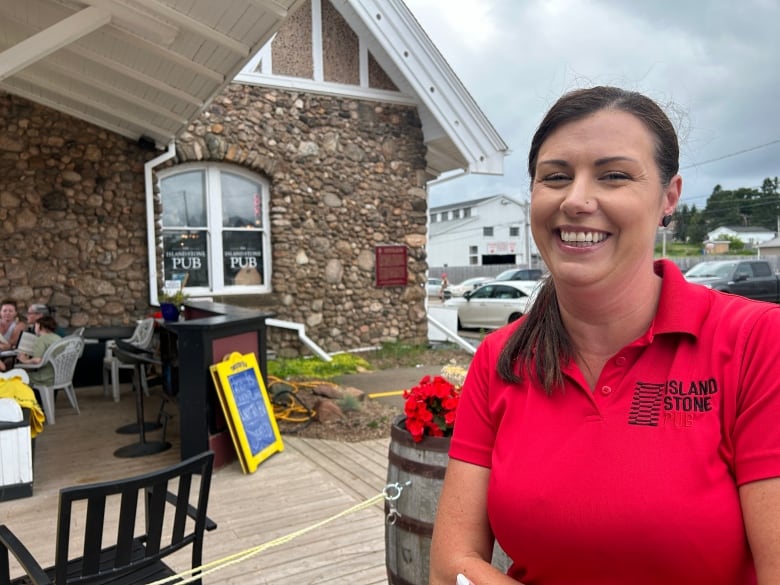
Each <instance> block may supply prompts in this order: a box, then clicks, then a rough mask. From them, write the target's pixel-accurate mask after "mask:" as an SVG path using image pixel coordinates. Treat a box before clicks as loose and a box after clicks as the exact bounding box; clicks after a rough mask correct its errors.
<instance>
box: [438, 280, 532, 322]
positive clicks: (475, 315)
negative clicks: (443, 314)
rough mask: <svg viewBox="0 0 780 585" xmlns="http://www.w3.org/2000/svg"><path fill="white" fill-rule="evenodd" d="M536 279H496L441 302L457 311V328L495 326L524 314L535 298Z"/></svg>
mask: <svg viewBox="0 0 780 585" xmlns="http://www.w3.org/2000/svg"><path fill="white" fill-rule="evenodd" d="M537 289H538V286H537V283H536V282H518V281H502V282H497V281H495V280H493V281H490V282H488V283H485V284H483V285H482V286H480V287H479V288H477V289H476V290H473V291H471V292H467V293H466V294H464V295H463V296H462V297H453V298H451V299H449V300H446V301H444V306H445V307H453V308H455V309H457V311H458V329H498V328H499V327H502V326H503V325H506V324H507V323H511V322H512V321H515V320H516V319H519V318H520V317H521V316H522V315H524V314H525V313H526V312H527V311H528V309H530V308H531V305H532V304H533V302H534V299H535V298H536V292H537Z"/></svg>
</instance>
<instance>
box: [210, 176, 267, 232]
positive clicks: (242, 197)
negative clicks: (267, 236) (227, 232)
mask: <svg viewBox="0 0 780 585" xmlns="http://www.w3.org/2000/svg"><path fill="white" fill-rule="evenodd" d="M220 182H221V186H222V226H223V227H234V228H239V227H240V228H255V229H261V228H262V227H263V198H262V195H261V190H260V185H258V184H256V183H253V182H252V181H249V180H248V179H245V178H244V177H240V176H238V175H233V174H230V173H226V172H223V173H221V176H220Z"/></svg>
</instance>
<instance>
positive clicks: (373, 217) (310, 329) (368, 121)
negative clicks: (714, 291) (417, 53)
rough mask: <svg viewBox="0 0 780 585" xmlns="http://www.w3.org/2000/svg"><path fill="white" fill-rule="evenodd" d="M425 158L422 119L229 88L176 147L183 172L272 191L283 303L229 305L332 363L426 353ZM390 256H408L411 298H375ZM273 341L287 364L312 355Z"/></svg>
mask: <svg viewBox="0 0 780 585" xmlns="http://www.w3.org/2000/svg"><path fill="white" fill-rule="evenodd" d="M424 157H425V146H424V144H423V136H422V130H421V127H420V121H419V118H418V116H417V111H416V109H415V108H411V107H408V106H399V105H387V104H378V103H369V102H361V101H359V100H352V99H346V98H336V97H329V96H320V95H312V94H303V93H301V94H298V93H292V92H284V91H279V90H272V89H267V88H261V87H250V86H244V85H237V84H234V85H231V86H230V87H229V88H228V90H227V91H225V92H224V93H223V94H222V95H221V96H219V97H218V98H217V99H216V100H215V101H214V102H213V103H212V105H211V106H210V107H209V108H208V109H207V110H206V111H205V112H204V114H203V115H202V116H201V118H200V119H199V121H198V122H197V123H195V124H193V125H191V126H190V128H189V131H188V132H187V133H186V134H184V135H183V136H182V137H181V139H180V140H179V141H178V142H177V160H176V162H178V163H183V162H192V161H201V160H208V161H222V162H229V163H234V164H238V165H241V166H244V167H246V168H248V169H250V170H252V171H254V172H257V173H261V174H263V175H265V176H266V177H267V178H268V179H269V181H270V182H271V193H270V195H271V201H270V216H271V217H270V220H271V240H272V242H273V244H272V288H273V293H271V294H269V295H254V296H245V297H238V298H237V297H222V298H220V299H219V300H224V301H226V302H233V303H236V304H241V305H244V306H253V307H259V308H265V309H268V310H272V311H274V312H275V313H276V316H277V318H279V319H283V320H289V321H294V322H298V323H303V324H305V325H306V328H307V329H306V332H307V335H308V336H309V337H310V338H312V339H313V340H314V341H315V342H316V343H318V344H319V345H320V346H322V347H323V348H324V349H326V350H327V351H338V350H345V349H353V348H357V347H365V346H372V345H377V344H379V343H382V342H384V341H399V340H403V341H409V342H424V341H425V340H426V339H427V321H426V314H425V306H424V297H425V294H424V290H423V286H422V284H423V283H424V281H425V271H426V268H427V264H426V256H425V242H426V214H427V195H426V192H425V190H424V170H425V158H424ZM387 244H403V245H406V246H407V249H408V259H409V262H408V275H409V284H408V286H406V287H388V288H384V287H383V288H377V287H376V286H375V271H374V249H375V246H377V245H387ZM269 339H270V346H271V347H272V348H273V349H275V350H276V351H277V352H278V353H280V354H281V355H296V354H298V353H299V352H301V351H303V349H304V348H303V347H302V346H301V343H300V342H299V341H298V339H297V337H296V336H294V335H292V334H291V333H285V332H284V331H283V330H277V329H273V330H271V332H270V337H269ZM307 352H308V350H307V351H304V352H303V353H307Z"/></svg>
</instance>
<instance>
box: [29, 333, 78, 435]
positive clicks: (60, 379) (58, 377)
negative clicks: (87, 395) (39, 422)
mask: <svg viewBox="0 0 780 585" xmlns="http://www.w3.org/2000/svg"><path fill="white" fill-rule="evenodd" d="M83 351H84V340H83V339H82V338H81V337H78V336H76V337H74V336H70V335H69V336H67V337H63V338H62V339H60V340H59V341H55V342H54V343H52V344H51V345H50V346H49V347H48V348H46V351H45V352H44V353H43V357H42V358H41V361H40V362H39V363H37V364H26V365H25V366H24V369H25V370H27V371H28V373H29V372H31V371H33V370H39V369H40V368H42V367H44V366H45V365H47V364H51V366H52V368H54V382H52V383H51V384H49V385H43V384H39V383H36V382H35V381H34V380H32V379H31V380H30V385H31V386H32V387H33V388H35V389H36V390H38V392H39V393H40V395H41V402H43V412H44V414H45V415H46V422H47V423H49V424H50V425H53V424H54V391H55V390H65V394H66V395H67V397H68V400H69V401H70V405H71V406H72V407H73V409H74V410H75V411H76V413H77V414H80V413H81V411H80V410H79V403H78V401H77V400H76V390H75V389H74V388H73V373H74V372H75V371H76V362H78V361H79V358H80V357H81V354H82V353H83Z"/></svg>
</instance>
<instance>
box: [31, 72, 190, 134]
mask: <svg viewBox="0 0 780 585" xmlns="http://www.w3.org/2000/svg"><path fill="white" fill-rule="evenodd" d="M40 71H41V73H43V75H41V74H33V73H31V72H28V71H22V72H20V73H18V74H17V75H16V77H17V78H18V79H21V80H24V81H27V82H28V83H30V84H31V85H35V86H37V87H41V88H46V87H49V85H50V81H51V80H52V79H53V78H56V77H58V76H62V75H66V76H67V77H68V78H69V79H71V80H73V81H76V82H78V83H80V84H81V85H82V86H83V87H86V88H87V89H88V92H87V93H82V92H78V93H76V92H74V93H73V94H71V95H72V96H75V95H82V96H86V97H84V98H79V101H85V100H86V99H90V100H91V99H92V97H93V96H94V95H95V94H94V92H93V90H100V91H101V92H103V93H104V94H106V95H109V96H111V97H113V98H114V99H117V100H121V101H123V102H125V103H127V104H130V105H133V106H135V107H137V108H140V109H142V110H146V111H147V112H150V113H152V114H157V115H158V116H162V117H163V118H166V119H168V120H170V121H171V122H172V123H173V124H175V125H177V126H182V125H184V124H186V123H187V122H188V121H189V120H187V118H185V117H183V116H179V115H177V114H175V113H174V112H172V111H171V110H169V109H167V108H164V107H162V106H158V105H157V104H155V103H154V102H150V101H148V100H144V99H142V98H139V97H138V96H134V95H131V94H130V93H128V92H127V91H123V90H121V89H117V88H116V87H115V86H114V85H111V84H108V83H103V82H102V81H99V80H97V79H95V78H92V77H89V76H86V75H83V74H82V73H80V72H79V71H76V70H74V69H71V68H68V67H58V68H57V69H55V68H53V67H45V66H44V67H42V68H41V69H40Z"/></svg>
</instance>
